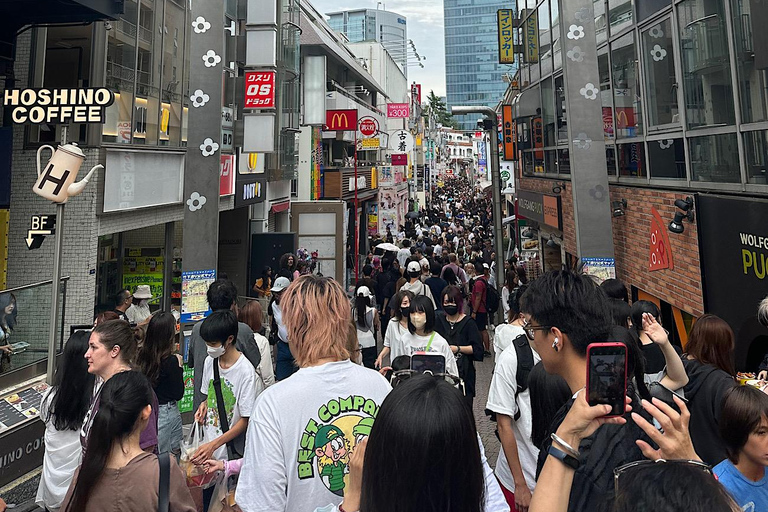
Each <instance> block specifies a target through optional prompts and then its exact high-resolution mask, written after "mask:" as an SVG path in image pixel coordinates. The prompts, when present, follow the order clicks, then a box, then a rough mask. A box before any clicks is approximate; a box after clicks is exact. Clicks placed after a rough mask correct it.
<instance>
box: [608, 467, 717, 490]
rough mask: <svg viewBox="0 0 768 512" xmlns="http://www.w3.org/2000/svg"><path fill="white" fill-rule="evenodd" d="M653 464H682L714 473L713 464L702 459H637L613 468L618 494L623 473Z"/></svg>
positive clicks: (615, 488)
mask: <svg viewBox="0 0 768 512" xmlns="http://www.w3.org/2000/svg"><path fill="white" fill-rule="evenodd" d="M651 464H682V465H686V466H689V467H692V468H696V469H700V470H701V471H704V472H705V473H707V474H710V475H711V474H712V466H710V465H709V464H706V463H704V462H701V461H700V460H666V459H658V460H636V461H634V462H630V463H628V464H624V465H623V466H619V467H617V468H616V469H614V470H613V487H614V491H615V493H616V495H618V494H619V487H620V486H619V478H620V477H621V476H622V475H624V474H625V473H626V472H627V471H632V470H634V469H636V468H639V467H644V466H650V465H651Z"/></svg>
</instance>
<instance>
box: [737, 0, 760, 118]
mask: <svg viewBox="0 0 768 512" xmlns="http://www.w3.org/2000/svg"><path fill="white" fill-rule="evenodd" d="M757 5H758V4H757V3H755V2H750V1H748V0H741V1H738V2H737V1H733V2H731V6H732V9H733V35H734V38H735V39H736V40H735V41H734V46H735V51H736V68H737V72H738V77H739V99H740V101H741V118H742V121H743V122H745V123H754V122H757V121H766V120H768V77H767V76H766V68H768V46H767V45H766V44H765V42H766V36H765V35H760V34H759V33H757V32H756V31H755V27H762V30H763V32H765V30H766V29H768V11H766V9H762V10H761V11H760V10H757V9H754V8H753V7H754V6H757ZM758 30H760V29H759V28H758ZM761 43H763V44H761Z"/></svg>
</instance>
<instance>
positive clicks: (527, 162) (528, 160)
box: [523, 151, 533, 176]
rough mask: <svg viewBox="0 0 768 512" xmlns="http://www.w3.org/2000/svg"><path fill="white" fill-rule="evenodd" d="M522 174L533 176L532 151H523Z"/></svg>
mask: <svg viewBox="0 0 768 512" xmlns="http://www.w3.org/2000/svg"><path fill="white" fill-rule="evenodd" d="M523 175H524V176H533V153H532V152H531V151H526V152H524V153H523Z"/></svg>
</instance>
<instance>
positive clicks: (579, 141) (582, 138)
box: [573, 132, 592, 149]
mask: <svg viewBox="0 0 768 512" xmlns="http://www.w3.org/2000/svg"><path fill="white" fill-rule="evenodd" d="M573 145H574V146H576V147H577V148H579V149H589V148H590V147H592V139H590V138H589V137H587V134H586V133H584V132H579V134H578V135H577V136H576V138H575V139H573Z"/></svg>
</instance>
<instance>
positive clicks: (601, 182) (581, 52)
mask: <svg viewBox="0 0 768 512" xmlns="http://www.w3.org/2000/svg"><path fill="white" fill-rule="evenodd" d="M560 32H561V33H562V34H563V38H562V41H563V50H562V51H563V75H564V78H565V104H566V112H568V117H569V118H570V119H578V120H579V122H578V123H568V147H569V150H570V151H569V155H570V163H571V179H572V181H571V184H572V186H571V193H572V194H573V209H574V220H575V224H576V246H577V249H578V256H579V257H580V258H582V259H583V258H613V257H614V248H613V226H612V217H611V209H610V197H609V195H608V172H607V165H606V161H605V138H604V133H603V108H602V103H601V95H600V74H599V72H598V65H597V36H596V34H595V13H594V5H593V2H592V0H567V1H566V0H561V1H560Z"/></svg>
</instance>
